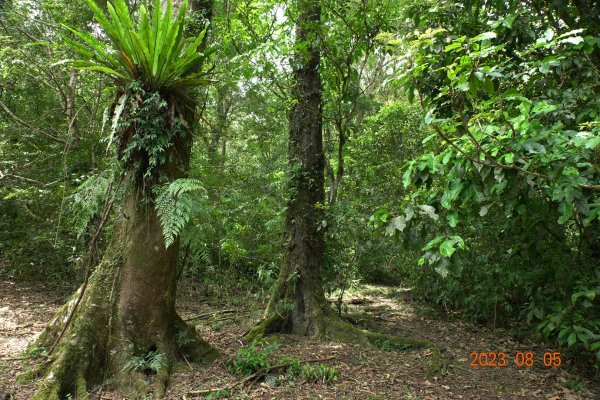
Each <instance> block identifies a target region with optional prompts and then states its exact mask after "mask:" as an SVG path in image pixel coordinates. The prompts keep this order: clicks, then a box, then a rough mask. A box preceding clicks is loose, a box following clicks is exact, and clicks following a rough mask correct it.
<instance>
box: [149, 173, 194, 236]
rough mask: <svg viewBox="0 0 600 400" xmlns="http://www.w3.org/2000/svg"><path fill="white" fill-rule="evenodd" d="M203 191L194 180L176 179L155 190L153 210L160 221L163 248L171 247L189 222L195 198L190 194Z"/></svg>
mask: <svg viewBox="0 0 600 400" xmlns="http://www.w3.org/2000/svg"><path fill="white" fill-rule="evenodd" d="M197 191H202V192H203V195H204V194H205V190H204V188H203V187H202V184H201V183H200V181H198V180H196V179H189V178H183V179H177V180H176V181H173V182H171V183H169V184H167V185H165V186H162V187H161V188H159V189H157V197H156V200H155V204H154V208H155V210H156V213H157V215H158V218H159V220H160V225H161V227H162V231H163V237H164V240H165V246H166V247H169V246H171V245H172V244H173V243H174V242H175V240H176V239H177V237H178V236H179V234H180V233H181V231H182V230H183V228H184V227H185V225H186V224H187V223H188V221H189V220H190V217H191V214H192V209H193V205H194V201H195V198H194V196H193V195H192V192H197Z"/></svg>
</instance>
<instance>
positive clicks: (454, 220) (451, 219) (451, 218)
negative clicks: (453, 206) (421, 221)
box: [446, 211, 458, 228]
mask: <svg viewBox="0 0 600 400" xmlns="http://www.w3.org/2000/svg"><path fill="white" fill-rule="evenodd" d="M446 218H447V219H448V224H449V225H450V226H451V227H452V228H456V224H458V213H457V212H456V211H450V212H449V213H448V215H447V216H446Z"/></svg>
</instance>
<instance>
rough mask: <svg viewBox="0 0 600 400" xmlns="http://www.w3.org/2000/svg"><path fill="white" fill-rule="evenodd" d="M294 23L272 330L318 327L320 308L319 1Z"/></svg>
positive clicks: (304, 6) (301, 7) (305, 331)
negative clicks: (287, 174)
mask: <svg viewBox="0 0 600 400" xmlns="http://www.w3.org/2000/svg"><path fill="white" fill-rule="evenodd" d="M297 6H298V12H299V15H298V20H297V23H296V45H297V46H299V47H301V46H307V47H306V51H298V52H297V54H296V56H295V59H294V61H293V65H294V66H295V68H294V72H293V74H294V77H293V78H294V85H293V87H292V95H293V97H294V100H295V105H294V107H293V108H292V110H291V112H290V117H289V141H288V159H289V166H290V170H291V179H290V182H289V183H288V190H289V196H290V199H289V202H288V207H287V211H286V217H285V228H284V234H285V242H284V246H285V247H284V261H283V265H282V268H281V271H280V274H279V278H278V280H277V283H276V287H275V292H274V295H273V297H272V299H271V301H270V303H269V306H268V309H267V314H276V315H282V316H284V318H281V320H280V321H279V324H280V325H279V326H277V327H273V329H274V330H278V331H283V332H290V333H295V334H299V335H313V334H316V333H317V331H319V323H318V320H319V318H320V315H321V313H322V309H323V308H324V307H325V303H326V302H325V296H324V293H323V285H322V277H321V269H322V265H323V253H324V251H323V250H324V240H323V229H322V227H321V223H322V221H323V220H324V215H323V210H322V208H321V206H322V205H323V203H324V199H325V193H324V187H323V185H324V154H323V138H322V105H321V92H322V84H321V77H320V74H319V64H320V54H319V48H318V45H317V44H316V43H317V40H316V39H317V33H318V30H319V25H320V13H321V12H320V5H319V1H318V0H299V1H297Z"/></svg>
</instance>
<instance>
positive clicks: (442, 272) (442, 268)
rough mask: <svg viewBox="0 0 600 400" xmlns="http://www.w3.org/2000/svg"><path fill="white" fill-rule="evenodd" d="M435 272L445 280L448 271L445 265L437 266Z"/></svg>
mask: <svg viewBox="0 0 600 400" xmlns="http://www.w3.org/2000/svg"><path fill="white" fill-rule="evenodd" d="M435 272H437V273H438V274H440V276H441V277H442V278H447V277H448V274H449V272H450V271H448V267H447V266H446V265H443V264H442V265H438V266H437V267H435Z"/></svg>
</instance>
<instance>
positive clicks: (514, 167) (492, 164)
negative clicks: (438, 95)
mask: <svg viewBox="0 0 600 400" xmlns="http://www.w3.org/2000/svg"><path fill="white" fill-rule="evenodd" d="M431 126H432V127H433V129H434V130H435V131H436V132H437V134H438V136H440V137H441V138H442V139H444V140H445V141H446V142H448V144H449V145H450V146H452V147H453V148H454V149H455V150H456V151H458V152H459V153H461V154H462V155H463V156H465V157H466V158H467V159H468V160H469V161H471V162H473V163H475V164H479V165H484V166H487V167H491V168H500V169H506V170H513V171H519V172H522V173H524V174H527V175H531V176H535V177H538V178H542V179H544V180H547V181H551V180H552V179H551V178H550V177H549V176H547V175H544V174H540V173H537V172H533V171H529V170H526V169H525V168H521V167H519V166H517V165H514V164H511V165H504V164H500V163H498V162H496V161H495V160H494V159H493V158H488V161H489V162H484V161H481V160H477V159H476V158H474V157H472V156H470V155H469V154H467V153H466V152H465V151H464V150H462V149H461V148H460V147H458V146H457V145H456V144H455V143H454V142H453V141H452V140H450V138H449V137H448V136H446V135H444V133H443V132H442V130H441V129H440V127H439V126H436V125H433V124H432V125H431ZM577 186H578V187H580V188H583V189H589V190H597V191H600V185H587V184H584V183H580V184H578V185H577Z"/></svg>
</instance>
